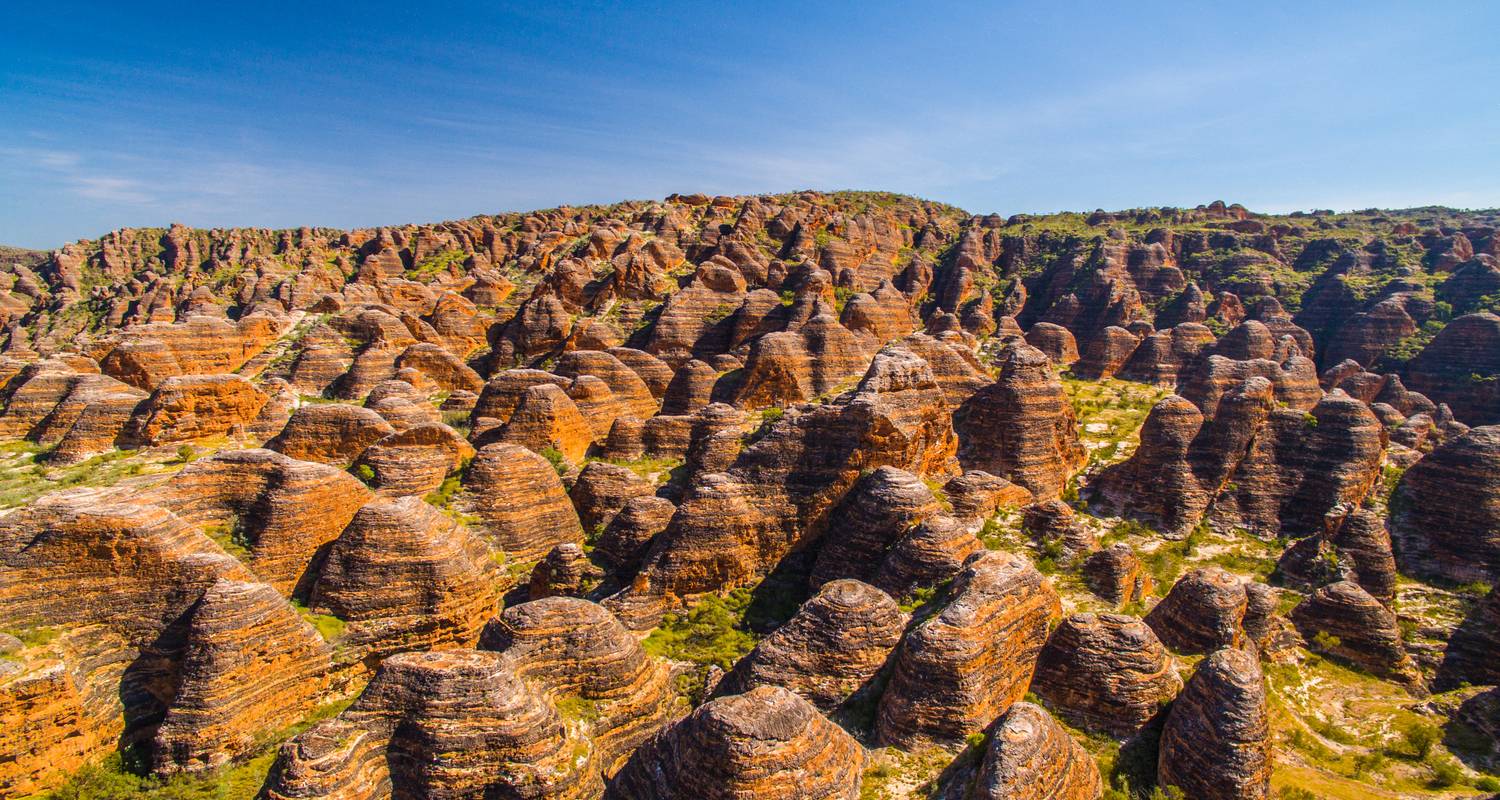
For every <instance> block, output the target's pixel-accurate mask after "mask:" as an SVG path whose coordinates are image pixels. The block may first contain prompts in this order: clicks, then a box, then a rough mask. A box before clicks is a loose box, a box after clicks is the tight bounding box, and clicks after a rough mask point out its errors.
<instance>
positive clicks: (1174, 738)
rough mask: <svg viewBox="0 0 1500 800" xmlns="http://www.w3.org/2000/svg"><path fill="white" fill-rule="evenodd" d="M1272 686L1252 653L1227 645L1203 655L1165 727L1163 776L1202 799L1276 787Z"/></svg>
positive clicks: (1244, 797)
mask: <svg viewBox="0 0 1500 800" xmlns="http://www.w3.org/2000/svg"><path fill="white" fill-rule="evenodd" d="M1270 737H1271V731H1270V719H1269V714H1268V712H1267V709H1266V686H1265V680H1264V678H1262V677H1261V672H1260V664H1259V662H1258V661H1257V660H1256V657H1255V655H1254V654H1252V653H1248V652H1245V651H1243V650H1235V649H1232V648H1226V649H1223V650H1219V651H1216V652H1214V653H1212V654H1211V655H1209V656H1208V657H1207V658H1205V659H1203V661H1201V662H1199V664H1198V669H1197V670H1196V671H1195V672H1194V673H1193V677H1191V678H1189V679H1188V682H1187V685H1186V686H1184V687H1183V690H1182V694H1181V695H1179V696H1178V697H1177V701H1176V702H1175V703H1173V704H1172V710H1171V711H1170V712H1169V713H1168V714H1167V722H1166V727H1165V728H1164V729H1163V730H1162V735H1161V744H1160V746H1159V753H1160V755H1159V757H1158V761H1157V773H1156V774H1157V782H1158V783H1159V784H1161V785H1163V786H1176V787H1178V788H1179V789H1181V790H1182V791H1183V792H1184V793H1185V794H1186V795H1187V796H1188V797H1192V798H1201V800H1265V798H1268V797H1270V794H1271V742H1270Z"/></svg>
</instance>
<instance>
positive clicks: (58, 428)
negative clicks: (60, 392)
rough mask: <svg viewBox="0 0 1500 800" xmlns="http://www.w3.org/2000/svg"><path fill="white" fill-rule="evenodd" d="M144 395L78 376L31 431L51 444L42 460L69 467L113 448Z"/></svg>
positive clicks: (105, 380) (103, 379)
mask: <svg viewBox="0 0 1500 800" xmlns="http://www.w3.org/2000/svg"><path fill="white" fill-rule="evenodd" d="M145 399H146V393H145V392H142V391H140V390H138V389H132V388H131V387H129V386H126V385H125V384H123V383H121V382H119V381H117V380H115V379H113V378H110V377H107V376H104V375H95V374H92V373H83V374H80V375H77V376H76V377H75V378H73V379H72V380H71V381H70V382H69V386H68V390H67V394H66V395H64V396H63V397H62V398H61V399H60V400H59V401H58V402H57V405H55V406H53V407H52V410H51V411H50V412H48V414H47V416H46V417H44V418H43V419H42V420H41V421H40V422H38V423H37V424H36V426H35V427H33V428H32V429H31V431H30V433H29V434H27V435H28V436H29V438H31V439H32V440H34V441H35V442H37V443H38V444H41V445H54V447H53V449H52V451H51V452H50V453H47V454H46V456H45V460H46V461H47V462H48V463H49V464H56V465H68V464H76V463H78V462H80V461H85V460H87V459H88V458H89V457H90V456H93V455H97V454H99V453H106V452H109V451H110V450H112V449H114V447H115V444H116V443H117V442H120V440H121V439H122V436H121V434H122V433H123V432H124V431H125V428H126V426H127V425H128V424H129V422H130V419H131V417H132V416H133V415H134V414H135V411H136V408H138V407H139V406H140V405H141V401H143V400H145Z"/></svg>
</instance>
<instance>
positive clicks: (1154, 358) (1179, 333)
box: [1118, 322, 1214, 386]
mask: <svg viewBox="0 0 1500 800" xmlns="http://www.w3.org/2000/svg"><path fill="white" fill-rule="evenodd" d="M1213 342H1214V334H1213V331H1211V330H1209V329H1208V328H1207V326H1204V325H1200V324H1198V323H1196V322H1184V323H1182V324H1180V325H1177V326H1176V327H1173V328H1168V329H1166V330H1159V331H1156V332H1155V333H1153V334H1151V335H1150V336H1147V337H1146V338H1145V339H1142V340H1141V343H1140V345H1139V346H1137V347H1136V349H1135V352H1134V353H1132V354H1131V355H1130V360H1128V361H1126V362H1125V364H1124V366H1122V367H1120V371H1119V373H1118V374H1119V377H1121V378H1125V379H1126V380H1132V381H1141V382H1143V383H1153V384H1156V385H1158V386H1175V385H1176V384H1177V381H1178V379H1179V378H1180V377H1181V376H1182V375H1184V374H1186V373H1187V372H1188V370H1189V369H1191V368H1192V366H1193V365H1194V364H1196V363H1197V361H1198V357H1199V355H1201V354H1202V353H1203V351H1204V350H1205V349H1207V348H1208V347H1209V345H1211V344H1213Z"/></svg>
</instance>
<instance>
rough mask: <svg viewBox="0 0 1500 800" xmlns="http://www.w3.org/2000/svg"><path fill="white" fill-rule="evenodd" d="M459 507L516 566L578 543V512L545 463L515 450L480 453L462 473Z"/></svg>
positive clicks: (499, 447)
mask: <svg viewBox="0 0 1500 800" xmlns="http://www.w3.org/2000/svg"><path fill="white" fill-rule="evenodd" d="M456 502H457V505H458V507H459V508H461V509H463V510H464V511H465V512H466V513H469V514H472V515H473V516H475V517H477V521H476V522H475V523H473V525H472V527H473V529H474V531H475V532H476V533H478V534H479V535H480V536H482V537H484V539H485V540H487V541H488V542H489V543H490V545H491V546H492V547H494V548H495V549H496V550H498V551H500V552H502V553H505V554H506V555H507V556H508V557H510V558H514V559H516V560H517V561H522V562H525V561H531V560H534V559H537V558H541V557H542V556H543V555H545V554H546V553H547V552H548V551H549V550H551V549H552V548H553V547H555V546H556V545H559V544H564V543H572V544H581V543H582V542H583V528H582V526H581V525H580V524H579V521H578V512H577V511H575V510H574V508H573V504H572V503H571V502H569V501H568V494H567V492H566V490H564V489H563V485H562V480H561V479H559V478H558V476H557V471H556V470H554V469H553V468H552V465H551V464H549V463H547V460H546V459H545V458H542V457H541V456H539V455H537V454H536V453H534V452H532V451H531V450H528V449H526V448H524V447H521V446H520V445H514V444H503V443H500V444H490V445H485V446H484V447H483V448H481V449H480V450H479V452H478V454H477V455H475V456H474V460H473V461H471V462H469V466H468V468H467V469H465V470H464V477H463V495H462V496H461V497H460V498H458V500H457V501H456Z"/></svg>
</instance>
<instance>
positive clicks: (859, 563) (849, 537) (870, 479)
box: [812, 467, 938, 587]
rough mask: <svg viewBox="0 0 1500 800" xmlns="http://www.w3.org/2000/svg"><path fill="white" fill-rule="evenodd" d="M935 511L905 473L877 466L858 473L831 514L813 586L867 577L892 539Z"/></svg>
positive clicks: (928, 494)
mask: <svg viewBox="0 0 1500 800" xmlns="http://www.w3.org/2000/svg"><path fill="white" fill-rule="evenodd" d="M937 512H938V501H937V498H936V497H935V496H934V495H933V494H932V490H931V489H929V488H927V484H925V483H923V482H922V479H921V478H919V477H917V476H916V475H913V474H911V473H910V472H907V471H905V470H901V469H897V468H895V467H880V468H879V469H876V470H874V471H873V472H871V473H869V474H868V475H864V476H862V477H861V478H860V479H859V480H858V481H857V482H856V483H855V484H854V487H853V488H852V489H850V490H849V493H848V494H846V495H845V496H844V500H843V502H842V503H840V504H839V505H838V507H837V508H835V509H834V510H833V513H832V515H831V516H830V520H829V532H828V534H827V535H826V536H825V537H824V539H823V547H822V550H820V551H819V552H818V559H817V562H816V563H815V564H814V566H813V572H812V585H813V586H814V587H816V586H821V585H822V584H824V583H826V582H828V581H831V580H835V579H837V578H855V579H858V580H865V581H868V580H870V579H872V578H873V577H874V576H875V572H876V570H878V569H879V568H880V564H881V562H882V561H883V560H884V558H885V553H886V551H887V550H888V549H890V547H891V545H893V544H895V541H896V539H898V538H900V536H901V535H902V534H903V533H905V531H906V529H907V528H909V527H910V526H912V525H914V524H916V523H918V522H920V521H922V520H923V519H925V518H927V517H929V516H931V515H933V514H935V513H937Z"/></svg>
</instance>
